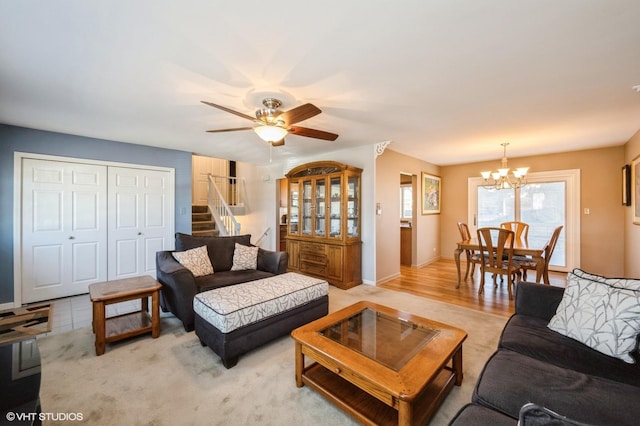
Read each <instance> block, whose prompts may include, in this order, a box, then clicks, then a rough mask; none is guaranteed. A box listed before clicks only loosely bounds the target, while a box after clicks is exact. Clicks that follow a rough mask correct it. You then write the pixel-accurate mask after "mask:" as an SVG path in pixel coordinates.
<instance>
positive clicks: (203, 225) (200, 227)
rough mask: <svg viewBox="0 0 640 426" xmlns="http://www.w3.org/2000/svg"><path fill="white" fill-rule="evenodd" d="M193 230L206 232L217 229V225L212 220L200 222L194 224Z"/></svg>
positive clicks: (192, 224) (192, 225)
mask: <svg viewBox="0 0 640 426" xmlns="http://www.w3.org/2000/svg"><path fill="white" fill-rule="evenodd" d="M191 229H192V230H193V231H206V230H212V229H216V223H215V222H214V221H212V220H209V221H200V222H192V223H191Z"/></svg>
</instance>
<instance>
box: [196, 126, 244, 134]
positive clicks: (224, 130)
mask: <svg viewBox="0 0 640 426" xmlns="http://www.w3.org/2000/svg"><path fill="white" fill-rule="evenodd" d="M236 130H253V127H236V128H235V129H218V130H207V133H222V132H235V131H236Z"/></svg>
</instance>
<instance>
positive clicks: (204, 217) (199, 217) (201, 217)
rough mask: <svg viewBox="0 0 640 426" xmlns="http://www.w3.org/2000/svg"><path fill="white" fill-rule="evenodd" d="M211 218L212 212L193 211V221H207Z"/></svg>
mask: <svg viewBox="0 0 640 426" xmlns="http://www.w3.org/2000/svg"><path fill="white" fill-rule="evenodd" d="M210 220H211V213H192V214H191V221H192V222H203V221H204V222H207V221H210Z"/></svg>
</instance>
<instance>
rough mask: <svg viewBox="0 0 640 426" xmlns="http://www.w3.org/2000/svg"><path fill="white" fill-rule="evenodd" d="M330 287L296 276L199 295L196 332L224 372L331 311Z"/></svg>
mask: <svg viewBox="0 0 640 426" xmlns="http://www.w3.org/2000/svg"><path fill="white" fill-rule="evenodd" d="M328 287H329V285H328V284H327V282H326V281H324V280H322V279H320V278H312V277H308V276H305V275H301V274H297V273H295V272H288V273H285V274H281V275H275V276H273V277H269V278H264V279H260V280H256V281H250V282H247V283H242V284H235V285H232V286H228V287H221V288H216V289H214V290H209V291H205V292H202V293H198V294H197V295H196V296H195V298H194V300H193V310H194V312H195V332H196V335H197V336H198V338H199V339H200V342H201V343H202V345H203V346H205V345H206V346H209V347H210V348H211V349H212V350H213V351H214V352H215V353H216V354H218V355H219V356H220V358H221V359H222V364H223V365H224V366H225V367H226V368H231V367H233V366H234V365H236V363H237V362H238V356H239V355H241V354H244V353H246V352H248V351H250V350H252V349H254V348H256V347H258V346H260V345H263V344H265V343H266V342H269V341H271V340H273V339H275V338H277V337H280V336H283V335H286V334H289V333H291V331H292V330H293V329H295V328H297V327H300V326H301V325H304V324H306V323H308V322H310V321H313V320H315V319H318V318H320V317H323V316H325V315H326V314H327V313H328V311H329V296H328V295H327V291H328Z"/></svg>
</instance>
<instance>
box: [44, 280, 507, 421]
mask: <svg viewBox="0 0 640 426" xmlns="http://www.w3.org/2000/svg"><path fill="white" fill-rule="evenodd" d="M329 300H330V311H335V310H337V309H340V308H343V307H345V306H348V305H350V304H352V303H354V302H356V301H358V300H371V301H373V302H376V303H380V304H384V305H387V306H390V307H393V308H396V309H400V310H404V311H407V312H410V313H413V314H417V315H420V316H424V317H427V318H432V319H434V320H437V321H441V322H444V323H448V324H451V325H454V326H457V327H460V328H462V329H464V330H466V331H467V333H468V334H469V337H468V338H467V340H466V342H465V343H464V346H463V354H464V355H463V358H464V360H463V365H464V374H465V376H464V382H463V384H462V386H461V387H454V389H453V390H452V391H451V393H450V394H449V396H448V397H447V399H446V401H445V402H444V403H443V404H442V406H441V407H440V409H439V410H438V412H437V414H436V415H435V417H434V418H433V419H432V421H431V424H432V425H445V424H447V423H448V421H449V420H450V419H451V418H452V417H453V415H454V414H455V413H456V412H457V411H458V409H459V408H460V407H461V406H463V405H464V404H465V403H467V402H469V401H470V400H471V394H472V392H473V388H474V386H475V383H476V380H477V378H478V374H479V373H480V372H481V370H482V366H483V365H484V363H485V362H486V360H487V359H488V358H489V356H490V355H491V354H492V353H493V352H494V350H495V348H496V345H497V342H498V338H499V336H500V332H501V330H502V327H503V326H504V324H505V322H506V318H504V317H498V316H494V315H490V314H483V313H480V312H476V311H472V310H469V309H465V308H460V307H457V306H453V305H449V304H446V303H440V302H436V301H431V300H428V299H424V298H420V297H417V296H413V295H410V294H405V293H400V292H395V291H391V290H385V289H381V288H377V287H372V286H358V287H356V288H353V289H351V290H348V291H343V290H339V289H336V288H334V287H331V288H330V294H329ZM38 341H39V346H40V352H41V356H42V388H41V391H40V393H41V401H42V409H43V412H48V413H81V414H82V418H83V422H74V423H75V424H78V423H85V424H91V425H116V424H117V425H332V426H333V425H352V424H355V422H354V421H352V420H351V418H349V417H348V416H347V415H345V414H344V413H343V412H342V411H340V410H339V409H337V408H334V406H333V405H332V404H330V403H329V402H327V401H326V400H325V399H324V398H323V397H321V396H320V395H318V394H317V393H315V392H314V391H312V390H311V389H309V388H308V387H303V388H300V389H299V388H297V387H296V385H295V380H294V356H293V355H294V352H293V348H294V344H293V341H292V339H291V338H290V337H288V336H286V337H283V338H281V339H278V340H276V341H274V342H272V343H270V344H268V345H266V346H263V347H262V348H259V349H256V350H254V351H252V352H251V353H249V354H246V355H244V356H242V357H240V360H239V362H238V365H236V366H235V367H233V368H231V369H229V370H227V369H225V368H224V367H223V366H222V363H221V362H220V359H219V358H218V356H217V355H216V354H215V353H213V352H212V351H211V350H210V349H209V348H207V347H202V346H201V345H200V342H199V340H198V338H197V337H196V336H195V334H194V333H193V332H192V333H185V332H184V329H183V328H182V325H181V324H180V323H179V322H178V321H177V320H176V319H175V318H174V317H172V316H166V315H164V316H163V318H162V333H161V336H160V337H159V338H158V339H152V338H151V337H150V336H140V337H137V338H133V339H129V340H125V341H122V342H118V343H115V344H111V345H107V352H106V353H105V354H104V355H102V356H100V357H96V355H95V352H94V346H93V335H92V333H91V329H90V328H88V327H87V328H85V329H80V330H75V331H71V332H67V333H63V334H57V335H55V334H54V335H50V336H47V337H44V338H42V339H39V340H38ZM49 424H55V423H49Z"/></svg>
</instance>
